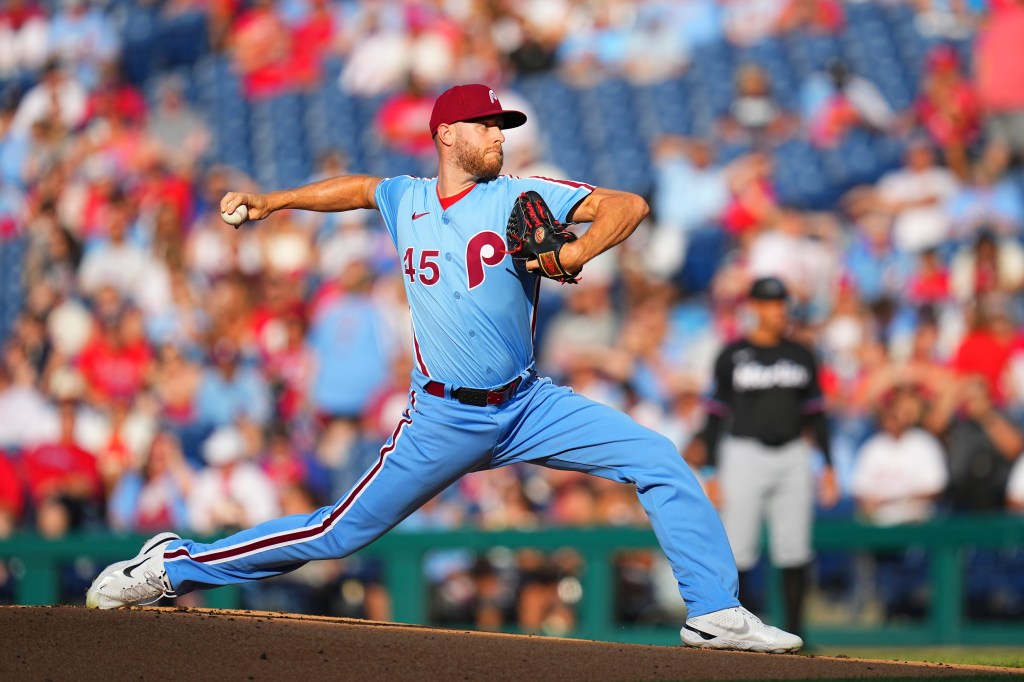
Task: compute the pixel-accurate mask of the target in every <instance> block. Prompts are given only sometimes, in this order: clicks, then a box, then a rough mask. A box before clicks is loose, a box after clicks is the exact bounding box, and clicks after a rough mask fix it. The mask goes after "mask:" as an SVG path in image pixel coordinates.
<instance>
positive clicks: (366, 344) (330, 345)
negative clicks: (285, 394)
mask: <svg viewBox="0 0 1024 682" xmlns="http://www.w3.org/2000/svg"><path fill="white" fill-rule="evenodd" d="M415 265H417V264H415V263H414V264H413V265H412V266H410V267H413V266H415ZM339 283H340V285H341V286H340V292H341V293H340V295H339V296H337V297H335V298H333V299H329V300H325V301H322V302H321V303H320V304H319V305H318V306H317V307H316V308H315V309H314V312H313V318H312V322H311V326H310V331H309V345H310V348H311V349H312V351H313V361H314V363H315V367H316V371H315V373H314V379H313V385H312V388H311V402H312V405H313V408H314V409H315V410H316V411H317V412H318V413H320V414H321V415H326V416H331V417H347V418H356V417H358V416H359V415H360V414H362V412H363V409H364V408H365V407H366V405H367V401H368V400H369V398H370V396H371V395H373V394H374V393H376V392H377V391H378V390H379V389H380V388H381V386H382V385H383V383H384V382H385V381H386V380H387V378H388V368H389V367H390V365H391V359H392V357H393V356H394V354H395V352H396V349H395V346H394V343H393V339H392V337H391V335H390V334H388V333H387V328H386V321H385V319H384V317H383V316H382V314H381V309H380V307H379V306H378V304H377V302H376V301H375V300H374V299H373V298H372V297H371V296H370V291H371V286H372V284H373V273H372V272H371V271H370V270H369V268H368V266H367V265H366V264H365V263H361V262H358V261H354V262H352V263H351V264H350V266H349V267H348V268H345V269H344V270H343V271H342V274H341V276H340V278H339Z"/></svg>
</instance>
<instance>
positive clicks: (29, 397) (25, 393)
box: [0, 362, 50, 452]
mask: <svg viewBox="0 0 1024 682" xmlns="http://www.w3.org/2000/svg"><path fill="white" fill-rule="evenodd" d="M35 379H36V377H35V373H34V372H32V371H31V368H30V366H29V365H28V364H27V363H24V364H22V363H19V365H18V366H16V367H14V368H9V367H8V366H7V363H6V362H0V452H2V451H4V450H6V449H11V450H12V451H14V452H17V451H19V450H21V449H22V448H25V447H29V446H32V445H35V444H37V443H38V442H39V441H40V440H42V439H43V434H45V433H46V431H47V430H48V424H47V423H48V422H49V421H50V418H49V406H48V405H47V403H46V399H45V398H44V397H43V394H42V393H40V392H39V390H38V389H37V388H36V386H35Z"/></svg>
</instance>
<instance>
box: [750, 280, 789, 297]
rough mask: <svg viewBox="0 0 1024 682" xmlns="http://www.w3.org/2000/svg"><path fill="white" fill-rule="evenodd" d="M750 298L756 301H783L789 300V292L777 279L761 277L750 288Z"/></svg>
mask: <svg viewBox="0 0 1024 682" xmlns="http://www.w3.org/2000/svg"><path fill="white" fill-rule="evenodd" d="M750 298H752V299H755V300H758V301H785V300H786V299H787V298H789V292H788V291H786V285H785V284H783V283H782V280H781V279H779V278H778V277H762V278H760V279H757V280H755V281H754V283H753V284H752V285H751V286H750Z"/></svg>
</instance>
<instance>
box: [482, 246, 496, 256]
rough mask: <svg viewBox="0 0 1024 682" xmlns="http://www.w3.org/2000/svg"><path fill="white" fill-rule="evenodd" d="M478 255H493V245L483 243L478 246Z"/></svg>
mask: <svg viewBox="0 0 1024 682" xmlns="http://www.w3.org/2000/svg"><path fill="white" fill-rule="evenodd" d="M480 255H481V256H483V257H484V258H491V257H493V256H494V247H493V246H491V245H490V244H484V245H483V246H481V247H480Z"/></svg>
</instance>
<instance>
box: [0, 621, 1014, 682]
mask: <svg viewBox="0 0 1024 682" xmlns="http://www.w3.org/2000/svg"><path fill="white" fill-rule="evenodd" d="M0 633H2V635H0V642H2V647H0V649H2V652H3V654H2V655H0V680H44V679H52V680H93V679H103V680H128V679H132V680H146V679H197V680H214V679H216V680H221V681H225V680H305V681H307V682H311V681H312V680H321V679H337V680H487V681H490V680H514V681H516V682H529V681H533V680H559V681H561V680H566V681H569V680H573V681H574V680H595V681H601V682H604V681H609V680H810V679H861V678H887V679H900V678H930V679H944V680H945V679H956V678H964V677H972V678H974V677H979V676H980V677H994V676H999V677H1000V678H1001V679H1004V678H1007V677H1012V676H1014V674H1015V673H1020V671H1014V670H1007V669H1004V668H988V667H980V666H951V665H943V664H929V663H888V662H880V661H868V660H858V659H847V658H825V657H813V656H798V655H771V654H750V653H737V652H711V651H697V650H693V649H684V648H682V647H659V646H640V645H629V644H609V643H602V642H588V641H582V640H568V639H553V638H548V637H537V636H524V635H498V634H485V633H478V632H466V631H458V630H439V629H434V628H427V627H418V626H411V625H396V624H392V623H377V622H368V621H357V620H347V619H335V618H317V617H313V616H299V615H292V614H281V613H262V612H249V611H215V610H208V609H184V608H152V607H149V608H134V609H128V610H122V611H90V610H87V609H84V608H80V607H68V606H64V607H5V608H0Z"/></svg>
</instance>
